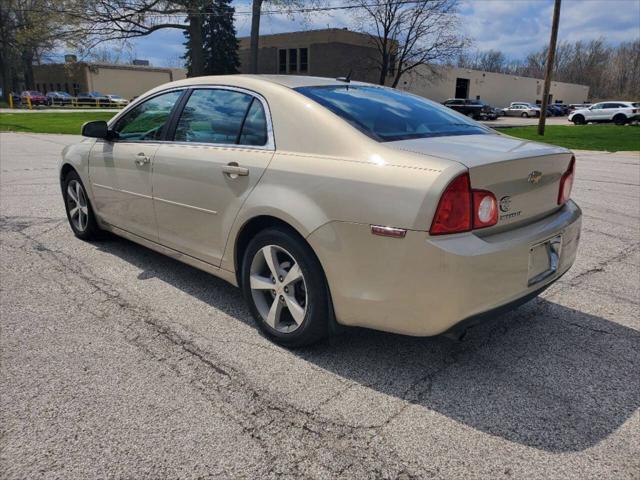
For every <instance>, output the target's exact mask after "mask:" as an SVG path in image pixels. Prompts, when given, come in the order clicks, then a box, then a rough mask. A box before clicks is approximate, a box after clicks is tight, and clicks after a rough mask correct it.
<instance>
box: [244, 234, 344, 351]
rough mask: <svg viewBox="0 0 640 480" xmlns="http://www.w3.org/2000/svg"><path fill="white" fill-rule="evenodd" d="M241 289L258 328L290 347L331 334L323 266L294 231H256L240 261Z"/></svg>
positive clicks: (329, 302) (299, 345) (328, 301)
mask: <svg viewBox="0 0 640 480" xmlns="http://www.w3.org/2000/svg"><path fill="white" fill-rule="evenodd" d="M241 283H242V291H243V294H244V297H245V300H246V301H247V304H248V305H249V309H250V310H251V313H252V315H253V317H254V318H255V320H256V323H257V324H258V327H259V328H260V329H261V330H262V331H263V332H264V333H265V334H266V335H267V336H268V337H269V338H271V339H272V340H274V341H275V342H277V343H279V344H281V345H284V346H287V347H301V346H304V345H309V344H312V343H315V342H317V341H319V340H321V339H322V338H324V337H325V336H327V334H328V332H329V322H330V318H331V314H332V308H331V300H330V297H329V289H328V287H327V283H326V280H325V277H324V273H323V271H322V267H321V265H320V262H319V261H318V259H317V258H316V256H315V255H314V253H313V251H312V250H311V248H310V247H309V246H308V245H307V244H306V243H305V242H304V240H302V239H301V238H300V237H299V236H298V235H296V234H295V233H293V232H291V231H289V230H287V229H284V228H270V229H267V230H263V231H262V232H260V233H258V234H257V235H256V236H255V237H254V238H253V240H251V242H250V243H249V245H248V246H247V249H246V251H245V254H244V259H243V261H242V278H241Z"/></svg>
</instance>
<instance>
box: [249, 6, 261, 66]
mask: <svg viewBox="0 0 640 480" xmlns="http://www.w3.org/2000/svg"><path fill="white" fill-rule="evenodd" d="M261 10H262V0H253V4H252V8H251V40H250V51H249V73H258V39H259V38H260V11H261Z"/></svg>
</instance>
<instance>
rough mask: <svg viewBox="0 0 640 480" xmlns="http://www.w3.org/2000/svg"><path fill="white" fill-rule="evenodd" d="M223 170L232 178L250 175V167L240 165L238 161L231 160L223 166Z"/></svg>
mask: <svg viewBox="0 0 640 480" xmlns="http://www.w3.org/2000/svg"><path fill="white" fill-rule="evenodd" d="M222 171H223V172H224V173H225V174H226V175H228V176H229V177H230V178H238V177H246V176H247V175H249V169H248V168H245V167H240V166H239V165H238V163H237V162H230V163H228V164H226V165H225V166H224V167H222Z"/></svg>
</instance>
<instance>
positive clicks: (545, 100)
mask: <svg viewBox="0 0 640 480" xmlns="http://www.w3.org/2000/svg"><path fill="white" fill-rule="evenodd" d="M559 23H560V0H555V5H554V6H553V23H552V24H551V39H550V40H549V52H548V53H547V65H546V67H545V69H544V92H543V93H542V110H540V121H539V122H538V135H544V124H545V121H546V119H547V105H548V104H549V88H550V87H551V74H552V73H553V62H554V59H555V56H556V41H557V40H558V24H559Z"/></svg>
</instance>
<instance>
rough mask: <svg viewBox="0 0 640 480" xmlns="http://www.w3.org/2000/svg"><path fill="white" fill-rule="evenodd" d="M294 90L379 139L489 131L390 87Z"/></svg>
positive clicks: (307, 88)
mask: <svg viewBox="0 0 640 480" xmlns="http://www.w3.org/2000/svg"><path fill="white" fill-rule="evenodd" d="M295 90H296V91H298V92H300V93H301V94H303V95H305V96H306V97H308V98H310V99H312V100H314V101H316V102H318V103H319V104H320V105H322V106H324V107H326V108H327V109H329V110H331V111H332V112H333V113H335V114H336V115H338V116H339V117H341V118H343V119H344V120H346V121H347V122H349V123H350V124H351V125H352V126H354V127H355V128H357V129H358V130H360V131H361V132H363V133H364V134H365V135H368V136H369V137H371V138H373V139H374V140H377V141H379V142H391V141H397V140H408V139H413V138H427V137H443V136H451V135H477V134H488V133H491V130H490V129H489V128H487V127H484V126H483V125H481V124H478V123H476V122H474V121H472V120H470V119H467V118H466V117H464V116H462V115H460V114H458V113H456V112H455V111H453V110H451V109H449V108H446V107H444V106H442V105H439V104H437V103H434V102H431V101H429V100H427V99H425V98H422V97H418V96H416V95H412V94H409V93H406V92H401V91H398V90H393V89H391V88H383V87H374V86H366V85H328V86H320V87H299V88H296V89H295Z"/></svg>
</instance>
